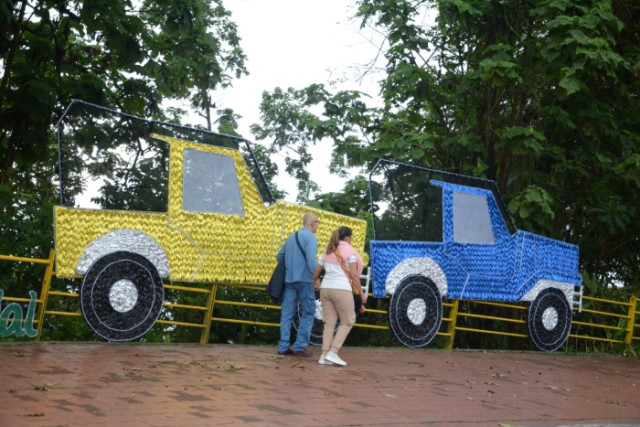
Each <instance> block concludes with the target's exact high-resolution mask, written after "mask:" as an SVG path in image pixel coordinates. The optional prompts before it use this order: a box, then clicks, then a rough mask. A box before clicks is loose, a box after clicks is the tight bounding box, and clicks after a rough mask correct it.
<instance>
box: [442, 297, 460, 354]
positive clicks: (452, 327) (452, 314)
mask: <svg viewBox="0 0 640 427" xmlns="http://www.w3.org/2000/svg"><path fill="white" fill-rule="evenodd" d="M459 304H460V300H457V299H454V300H453V303H452V304H451V309H450V310H449V318H450V319H451V321H450V322H449V327H448V328H447V341H446V342H445V345H444V348H445V349H447V350H451V349H452V348H453V341H454V339H455V337H456V321H457V320H458V305H459Z"/></svg>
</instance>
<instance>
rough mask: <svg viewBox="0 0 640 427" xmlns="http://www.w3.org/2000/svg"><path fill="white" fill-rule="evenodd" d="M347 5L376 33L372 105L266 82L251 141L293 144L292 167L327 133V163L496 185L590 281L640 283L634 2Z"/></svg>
mask: <svg viewBox="0 0 640 427" xmlns="http://www.w3.org/2000/svg"><path fill="white" fill-rule="evenodd" d="M357 3H358V12H357V16H358V17H359V18H360V19H361V22H362V25H363V26H372V27H374V28H375V29H376V30H377V31H378V32H379V33H381V34H383V35H384V38H385V42H386V44H385V47H384V49H383V51H382V53H383V54H384V58H385V59H384V61H385V64H384V67H385V68H384V72H385V77H384V79H383V80H382V81H381V82H380V96H381V98H382V100H383V105H382V107H379V108H373V107H368V106H367V97H366V96H365V95H364V94H361V93H358V92H353V91H341V92H338V93H331V92H329V91H328V90H327V89H326V88H325V87H324V86H323V85H312V86H310V87H307V88H303V89H292V88H290V89H288V90H287V91H284V90H282V89H276V90H275V91H273V92H271V93H265V94H264V96H263V103H262V119H263V124H262V125H256V126H255V127H254V133H255V135H256V137H257V139H265V138H269V139H271V140H272V141H273V145H272V147H273V148H274V149H280V148H284V147H286V150H287V152H288V153H297V155H293V156H291V157H290V159H289V163H288V165H289V166H292V170H294V171H296V170H297V171H300V170H301V169H303V168H302V167H301V166H304V165H306V164H307V161H308V159H307V157H306V153H307V150H308V145H309V144H313V143H317V142H320V141H323V140H324V139H328V140H330V141H333V144H334V151H333V162H332V167H333V168H334V169H340V168H343V167H346V166H352V167H353V166H355V167H362V168H363V169H364V170H368V169H370V168H371V167H372V165H373V163H374V162H375V161H376V160H377V159H381V158H386V159H393V160H396V161H404V162H409V163H412V164H416V165H421V166H426V167H430V168H435V169H440V170H444V171H449V172H457V173H464V174H469V175H474V176H480V177H485V178H489V179H492V180H495V181H496V182H497V183H498V186H499V188H500V190H501V192H502V194H503V197H504V199H505V201H506V202H507V203H508V206H509V210H510V212H511V214H512V215H513V217H514V220H515V223H516V225H517V226H518V228H522V229H526V230H530V231H534V232H538V233H541V234H545V235H548V236H550V237H554V238H559V239H563V240H566V241H569V242H572V243H575V244H577V245H579V246H580V250H581V264H582V268H583V271H584V272H585V273H587V275H588V276H592V277H594V278H595V279H596V281H597V282H598V283H600V284H601V285H609V284H611V283H614V282H615V283H622V284H624V285H627V286H629V288H630V289H638V288H640V282H639V281H638V273H639V272H640V271H639V270H638V268H639V267H638V265H640V226H639V224H638V221H637V218H638V217H639V214H640V212H639V207H640V205H638V202H637V200H638V198H639V196H640V133H639V130H640V129H639V124H640V117H639V114H640V113H639V111H640V109H639V108H638V107H639V98H638V93H639V89H640V83H639V80H638V76H639V75H640V62H639V61H638V58H640V55H639V54H640V47H639V45H638V39H639V35H640V33H639V32H638V29H637V28H638V27H637V22H638V18H640V6H639V5H637V4H636V3H634V2H631V1H619V2H611V1H609V0H589V1H586V2H585V1H573V0H552V1H547V0H539V1H534V2H522V1H514V2H504V1H481V0H437V1H435V0H398V1H394V2H389V1H386V0H360V1H358V2H357ZM430 16H431V17H434V18H435V19H433V20H430V19H428V17H430ZM318 106H321V107H322V108H323V110H322V112H321V113H317V110H318V108H317V107H318ZM314 111H316V113H315V114H314ZM323 143H324V142H323ZM299 178H305V177H304V176H302V175H300V176H299ZM309 185H313V183H311V184H309V183H307V182H304V183H303V184H302V186H303V187H304V186H309Z"/></svg>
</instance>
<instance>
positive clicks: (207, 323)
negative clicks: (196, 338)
mask: <svg viewBox="0 0 640 427" xmlns="http://www.w3.org/2000/svg"><path fill="white" fill-rule="evenodd" d="M217 291H218V285H217V284H215V283H212V284H211V291H210V292H209V297H208V298H207V311H206V312H205V313H204V316H203V317H204V323H203V326H204V328H203V329H202V333H201V334H200V344H206V343H207V342H209V332H211V317H212V316H213V305H214V304H215V301H216V293H217Z"/></svg>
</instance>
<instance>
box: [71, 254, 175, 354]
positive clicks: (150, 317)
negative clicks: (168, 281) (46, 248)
mask: <svg viewBox="0 0 640 427" xmlns="http://www.w3.org/2000/svg"><path fill="white" fill-rule="evenodd" d="M163 301H164V287H163V284H162V278H161V277H160V274H159V273H158V270H157V269H156V268H155V266H154V265H153V264H152V263H151V262H150V261H149V260H147V259H146V258H145V257H143V256H142V255H139V254H136V253H133V252H126V251H119V252H113V253H110V254H108V255H105V256H103V257H102V258H99V259H98V260H97V261H95V262H94V263H93V264H92V265H91V267H89V270H88V271H87V274H86V275H85V276H84V280H83V281H82V287H81V288H80V308H81V310H82V314H83V316H84V319H85V321H86V322H87V324H88V325H89V327H90V328H91V329H92V330H93V332H95V333H96V334H97V335H99V336H100V337H101V338H104V339H105V340H108V341H131V340H135V339H137V338H140V337H141V336H143V335H144V334H145V333H147V331H149V329H151V327H152V326H153V325H154V324H155V322H156V320H157V319H158V316H159V315H160V310H161V309H162V303H163Z"/></svg>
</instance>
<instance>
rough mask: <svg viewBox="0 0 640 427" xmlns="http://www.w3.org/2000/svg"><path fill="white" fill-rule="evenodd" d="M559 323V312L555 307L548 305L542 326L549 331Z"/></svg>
mask: <svg viewBox="0 0 640 427" xmlns="http://www.w3.org/2000/svg"><path fill="white" fill-rule="evenodd" d="M557 325H558V312H557V311H556V309H555V308H553V307H547V308H546V309H545V311H544V313H542V326H544V328H545V329H546V330H547V331H551V330H553V328H555V327H556V326H557Z"/></svg>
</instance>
